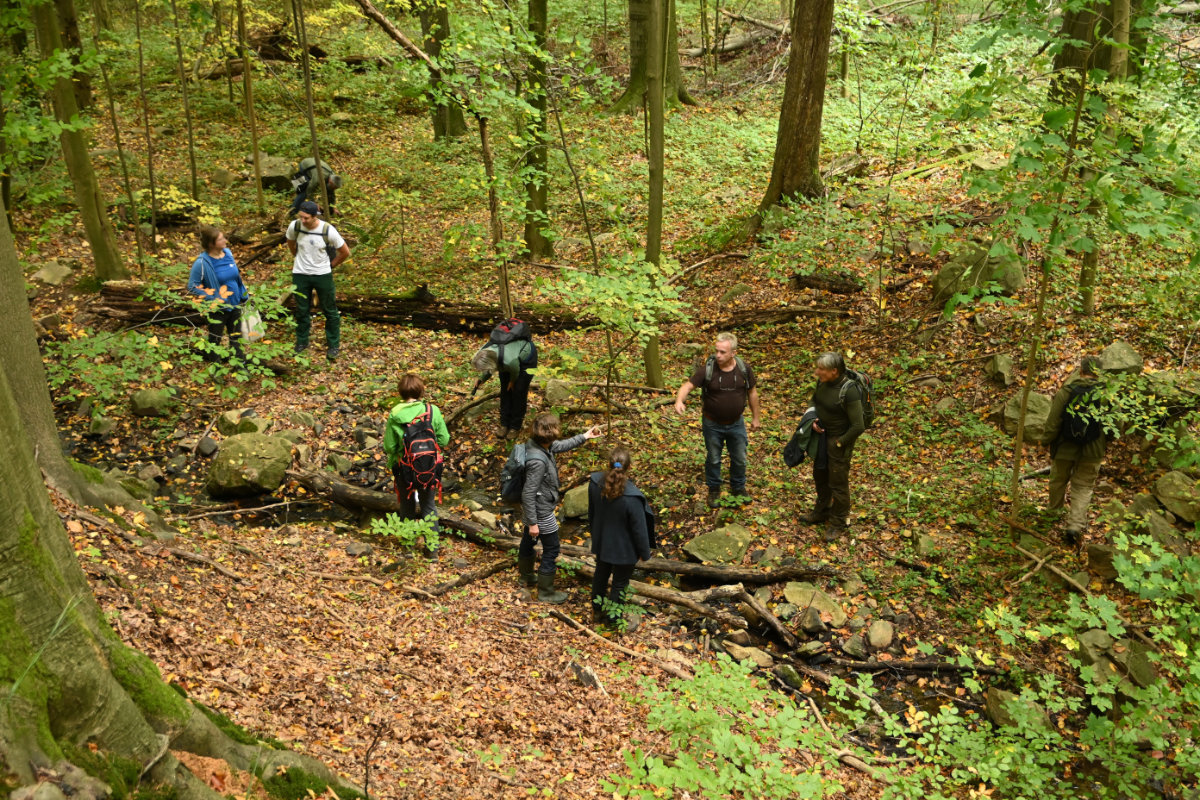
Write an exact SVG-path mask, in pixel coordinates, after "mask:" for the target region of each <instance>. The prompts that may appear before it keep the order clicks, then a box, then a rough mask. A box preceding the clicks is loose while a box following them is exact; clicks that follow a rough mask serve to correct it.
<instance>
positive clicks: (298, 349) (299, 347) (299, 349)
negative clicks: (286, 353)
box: [292, 342, 308, 355]
mask: <svg viewBox="0 0 1200 800" xmlns="http://www.w3.org/2000/svg"><path fill="white" fill-rule="evenodd" d="M307 349H308V342H305V343H304V344H300V343H299V342H296V346H295V347H293V348H292V350H293V351H294V352H295V353H296V354H297V355H298V354H300V353H303V352H304V351H305V350H307Z"/></svg>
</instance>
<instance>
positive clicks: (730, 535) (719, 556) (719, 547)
mask: <svg viewBox="0 0 1200 800" xmlns="http://www.w3.org/2000/svg"><path fill="white" fill-rule="evenodd" d="M751 538H752V534H751V533H750V531H748V530H746V529H745V528H743V527H742V526H741V525H737V524H732V525H726V526H724V527H722V528H717V529H716V530H715V531H709V532H708V533H702V534H700V535H699V536H697V537H696V538H694V539H692V540H691V541H690V542H688V543H687V544H685V545H684V546H683V551H684V552H685V553H687V554H688V555H689V556H691V557H692V558H694V559H696V560H697V561H703V562H716V563H719V564H736V563H738V562H740V561H741V560H742V556H744V555H746V550H748V549H749V548H750V540H751Z"/></svg>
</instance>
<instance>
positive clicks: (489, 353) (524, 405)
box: [471, 318, 538, 439]
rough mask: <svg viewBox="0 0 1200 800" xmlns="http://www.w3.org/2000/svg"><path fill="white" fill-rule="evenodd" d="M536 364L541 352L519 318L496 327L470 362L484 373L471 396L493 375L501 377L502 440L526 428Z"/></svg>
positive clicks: (499, 430) (498, 432) (497, 432)
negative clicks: (530, 386)
mask: <svg viewBox="0 0 1200 800" xmlns="http://www.w3.org/2000/svg"><path fill="white" fill-rule="evenodd" d="M537 363H538V350H537V345H535V344H534V343H533V338H532V336H531V334H530V330H529V323H528V322H525V321H524V320H520V319H516V318H512V319H506V320H502V321H501V322H499V323H497V324H496V327H494V328H492V332H491V334H490V335H489V336H488V343H487V344H486V345H484V346H483V347H482V348H480V350H479V352H477V353H476V354H475V356H474V358H472V359H471V366H473V367H474V368H475V369H477V370H479V372H481V373H483V374H482V375H481V376H480V378H479V380H478V381H476V382H475V389H474V391H472V392H471V394H472V395H474V394H475V392H477V391H479V387H480V386H482V385H483V384H485V383H487V381H488V380H489V379H490V378H491V377H492V373H493V372H495V373H498V374H499V376H500V427H499V428H497V430H496V434H497V435H498V436H500V437H501V438H504V439H515V438H517V434H519V433H520V432H521V428H522V426H524V424H525V413H526V412H527V411H528V409H529V384H530V383H531V382H532V381H533V368H534V367H536V366H537Z"/></svg>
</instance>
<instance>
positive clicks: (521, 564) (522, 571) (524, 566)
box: [517, 556, 537, 586]
mask: <svg viewBox="0 0 1200 800" xmlns="http://www.w3.org/2000/svg"><path fill="white" fill-rule="evenodd" d="M534 563H535V559H534V557H533V556H530V557H529V558H518V559H517V582H518V583H520V584H521V585H522V586H537V573H536V572H534V571H533V565H534Z"/></svg>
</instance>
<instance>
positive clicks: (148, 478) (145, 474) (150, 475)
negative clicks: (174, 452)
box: [137, 464, 166, 483]
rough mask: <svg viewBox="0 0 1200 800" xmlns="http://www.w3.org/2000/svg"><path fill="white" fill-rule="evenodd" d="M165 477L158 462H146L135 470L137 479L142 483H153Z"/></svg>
mask: <svg viewBox="0 0 1200 800" xmlns="http://www.w3.org/2000/svg"><path fill="white" fill-rule="evenodd" d="M165 477H166V476H165V475H163V471H162V468H161V467H159V466H158V464H147V465H146V466H144V467H142V468H141V469H139V470H138V472H137V479H138V480H139V481H142V482H143V483H154V482H157V481H161V480H163V479H164V478H165Z"/></svg>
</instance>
